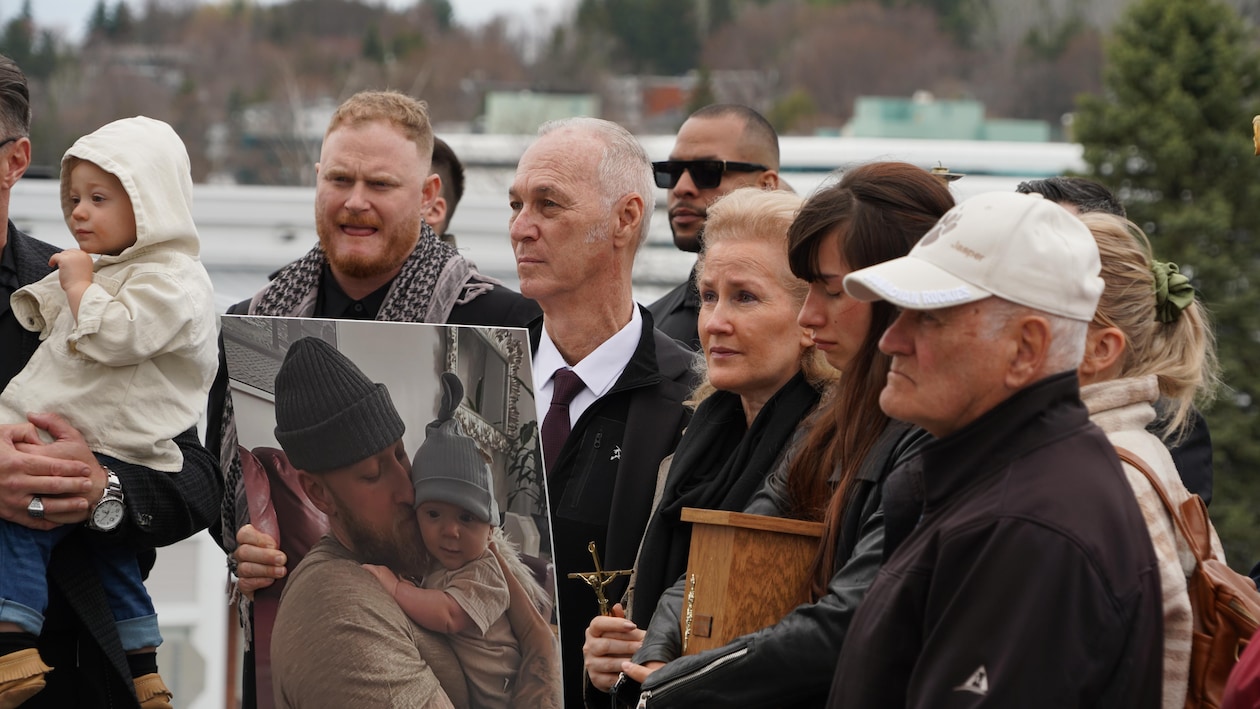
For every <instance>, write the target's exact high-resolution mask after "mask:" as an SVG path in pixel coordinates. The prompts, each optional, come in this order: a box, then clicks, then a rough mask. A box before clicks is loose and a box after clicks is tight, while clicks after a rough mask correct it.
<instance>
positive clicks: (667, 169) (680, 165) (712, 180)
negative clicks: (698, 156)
mask: <svg viewBox="0 0 1260 709" xmlns="http://www.w3.org/2000/svg"><path fill="white" fill-rule="evenodd" d="M769 169H770V168H768V167H766V166H765V165H758V164H757V163H755V162H731V161H730V160H662V161H661V162H654V163H652V174H653V176H654V177H655V178H656V186H657V187H664V188H665V189H667V190H668V189H673V187H674V185H677V184H678V180H679V179H681V178H682V174H683V171H684V170H685V171H687V172H690V173H691V181H692V182H694V183H696V189H700V190H711V189H713V188H714V187H717V186H718V185H720V184H722V173H725V172H759V171H761V170H769Z"/></svg>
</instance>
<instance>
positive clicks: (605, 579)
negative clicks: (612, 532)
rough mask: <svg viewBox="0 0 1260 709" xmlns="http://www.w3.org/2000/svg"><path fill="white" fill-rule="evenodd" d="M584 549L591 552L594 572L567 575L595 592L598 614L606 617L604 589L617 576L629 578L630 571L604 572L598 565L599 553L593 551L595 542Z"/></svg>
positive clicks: (606, 601)
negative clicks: (582, 582)
mask: <svg viewBox="0 0 1260 709" xmlns="http://www.w3.org/2000/svg"><path fill="white" fill-rule="evenodd" d="M586 548H587V549H588V550H589V551H590V552H591V559H594V561H595V570H594V571H586V572H583V573H574V574H569V578H571V579H582V580H583V581H585V582H586V585H587V586H590V587H591V590H593V591H594V592H595V600H596V601H598V602H599V614H600V615H608V598H607V597H606V596H605V595H604V589H606V588H608V584H610V583H612V582H613V580H614V579H616V578H617V577H618V576H629V575H630V570H628V569H626V570H622V571H604V569H603V567H602V566H600V563H599V553H598V552H596V551H595V542H591V543H590V544H588V545H586Z"/></svg>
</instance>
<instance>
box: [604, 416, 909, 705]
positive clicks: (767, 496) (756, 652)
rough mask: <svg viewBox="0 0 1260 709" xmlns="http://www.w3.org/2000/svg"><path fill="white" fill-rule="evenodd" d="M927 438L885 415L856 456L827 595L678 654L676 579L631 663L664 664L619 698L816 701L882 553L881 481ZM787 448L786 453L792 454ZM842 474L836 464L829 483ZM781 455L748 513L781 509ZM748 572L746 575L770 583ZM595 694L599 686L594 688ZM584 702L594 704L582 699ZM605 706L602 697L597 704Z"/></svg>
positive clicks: (679, 591)
mask: <svg viewBox="0 0 1260 709" xmlns="http://www.w3.org/2000/svg"><path fill="white" fill-rule="evenodd" d="M929 440H931V437H930V436H928V435H927V433H925V432H924V431H923V430H922V429H919V428H914V427H912V426H909V425H907V424H903V423H899V422H892V423H890V424H889V425H888V427H887V428H886V429H885V430H884V432H883V434H882V435H881V436H880V438H879V440H878V441H877V442H876V444H875V447H874V448H873V449H872V450H871V452H870V454H868V455H867V456H866V459H865V460H864V461H863V462H862V465H861V467H860V468H859V469H858V471H857V477H856V479H855V481H854V484H853V487H852V489H851V491H850V496H849V499H848V500H847V502H846V505H845V511H844V516H843V517H842V518H841V523H840V529H839V535H840V537H839V540H838V543H837V545H836V553H835V559H834V562H833V569H834V573H833V574H832V577H831V581H830V583H829V584H828V585H827V594H826V595H825V596H823V597H822V598H820V599H819V600H818V601H816V602H813V603H803V604H801V605H799V606H797V607H796V608H795V609H793V610H792V611H791V612H789V613H788V614H787V615H786V616H784V617H783V618H782V619H781V620H780V621H779V622H778V623H775V624H774V625H771V626H769V627H767V628H762V629H761V630H758V631H756V632H754V633H749V634H748V635H744V636H741V637H739V638H736V639H735V640H733V641H731V642H730V643H727V644H726V645H723V646H722V647H718V648H714V649H712V650H707V651H705V652H701V653H697V654H694V655H686V656H683V657H679V652H680V651H681V647H682V637H681V635H682V631H681V629H680V623H679V618H680V613H681V612H682V603H683V590H684V589H683V579H679V581H678V582H677V583H675V584H674V585H673V586H672V587H671V588H669V589H668V590H666V591H665V593H664V594H663V595H662V596H661V600H660V602H659V603H658V604H657V606H656V612H655V613H653V614H652V619H651V623H650V624H649V626H648V630H647V637H645V638H644V640H643V646H642V648H641V649H640V650H639V652H638V653H637V654H636V655H635V657H634V661H635V662H638V663H640V664H641V663H645V662H651V661H654V660H657V661H664V662H667V663H668V664H666V665H665V666H664V667H662V668H660V669H659V670H657V671H656V672H654V673H652V675H651V676H650V677H649V678H648V680H647V682H645V683H644V685H643V687H642V688H641V691H636V690H638V689H640V688H637V687H635V686H634V684H633V683H631V682H627V683H626V684H625V685H623V686H622V687H620V688H618V691H617V699H618V701H619V702H622V703H628V705H629V706H634V702H635V701H636V700H638V701H639V702H640V703H639V706H646V707H653V708H658V707H659V708H661V709H669V708H670V707H708V706H731V707H736V706H737V707H746V708H749V709H755V708H756V707H817V706H819V705H821V704H822V703H823V702H824V701H825V700H826V698H827V689H828V687H829V685H830V681H831V671H832V668H834V667H835V663H836V659H837V658H838V657H839V656H840V648H841V646H842V645H844V644H845V643H846V642H848V641H847V640H846V635H847V631H848V629H849V623H850V622H851V621H852V620H853V615H854V613H855V611H856V610H857V608H858V606H859V604H860V603H861V601H862V597H863V595H865V593H866V591H867V588H868V587H869V586H870V584H871V581H872V580H873V579H874V578H875V573H876V572H877V571H878V570H879V565H880V563H881V562H882V560H883V547H884V506H883V494H882V491H883V482H884V480H885V478H886V477H887V476H888V474H889V471H891V470H892V469H893V468H894V467H896V465H897V464H898V463H899V462H901V461H904V460H907V459H909V458H911V457H913V455H914V453H915V451H917V450H918V448H919V447H920V446H921V445H923V444H924V443H925V442H926V441H929ZM791 455H792V452H791V451H789V453H788V458H789V459H790V457H791ZM838 480H839V473H838V471H836V472H833V474H832V482H833V484H834V483H835V482H837V481H838ZM788 507H789V502H788V499H787V463H786V462H784V463H782V464H780V465H779V466H778V467H777V468H776V469H775V471H774V472H773V473H771V475H770V476H769V477H768V478H767V479H766V483H765V485H764V486H763V487H762V489H761V490H760V491H759V492H758V493H757V494H756V495H755V496H754V497H753V499H752V500H751V501H750V502H749V503H748V506H747V508H746V509H745V512H748V513H750V514H760V515H770V516H775V517H784V516H786V515H787V509H788ZM773 582H774V581H773V579H749V580H748V583H773ZM593 694H594V695H595V696H599V695H598V693H593ZM587 704H588V706H596V705H595V704H594V703H593V702H591V701H590V698H589V697H588V702H587ZM601 706H602V705H601Z"/></svg>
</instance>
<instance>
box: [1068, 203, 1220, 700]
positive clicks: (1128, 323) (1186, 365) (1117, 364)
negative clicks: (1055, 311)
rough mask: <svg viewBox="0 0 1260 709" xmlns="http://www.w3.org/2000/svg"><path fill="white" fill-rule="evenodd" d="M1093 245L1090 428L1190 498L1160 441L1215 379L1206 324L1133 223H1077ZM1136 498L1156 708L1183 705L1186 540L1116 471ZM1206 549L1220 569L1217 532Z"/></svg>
mask: <svg viewBox="0 0 1260 709" xmlns="http://www.w3.org/2000/svg"><path fill="white" fill-rule="evenodd" d="M1081 221H1083V222H1085V225H1086V226H1088V227H1089V230H1090V231H1091V232H1092V233H1093V234H1094V239H1095V240H1096V241H1097V242H1098V251H1099V254H1100V256H1101V257H1102V277H1103V280H1104V282H1105V284H1106V285H1105V286H1104V288H1103V294H1102V298H1101V299H1100V300H1099V302H1098V311H1097V312H1096V313H1095V314H1094V321H1093V322H1092V323H1090V326H1089V335H1088V337H1087V339H1086V343H1085V358H1084V361H1083V362H1082V363H1081V366H1080V369H1079V370H1078V373H1079V376H1080V380H1081V399H1082V400H1084V402H1085V405H1086V406H1087V407H1088V409H1089V417H1090V420H1091V421H1093V422H1094V423H1095V424H1097V425H1098V426H1099V427H1100V428H1102V429H1103V431H1104V432H1106V434H1107V437H1108V438H1109V439H1110V440H1111V443H1112V444H1113V445H1115V446H1117V447H1120V448H1126V449H1128V450H1129V451H1131V452H1133V453H1135V454H1136V455H1137V456H1138V457H1140V458H1141V459H1142V460H1143V461H1145V462H1146V464H1147V466H1149V467H1150V468H1151V469H1152V470H1153V471H1154V472H1155V473H1156V474H1157V475H1158V476H1159V479H1160V482H1161V483H1162V485H1163V487H1164V490H1165V492H1166V493H1167V494H1168V498H1169V500H1170V501H1171V502H1172V504H1173V505H1175V506H1179V505H1180V504H1181V503H1182V502H1183V501H1185V500H1186V499H1188V498H1189V497H1190V493H1189V492H1188V491H1187V490H1186V488H1185V486H1184V485H1183V484H1182V482H1181V477H1180V476H1179V475H1178V473H1177V468H1176V466H1175V465H1174V464H1173V460H1172V457H1171V456H1170V455H1169V453H1168V449H1167V448H1166V447H1165V445H1164V441H1169V442H1170V443H1173V444H1175V443H1176V442H1177V441H1178V439H1179V437H1181V436H1183V435H1184V434H1185V430H1186V425H1187V423H1188V421H1189V416H1190V413H1191V411H1192V409H1193V406H1194V404H1195V403H1196V401H1197V402H1198V403H1206V401H1207V400H1208V399H1210V398H1211V395H1212V394H1213V392H1214V390H1215V388H1216V385H1217V383H1218V377H1219V371H1218V367H1217V361H1216V350H1215V344H1214V338H1213V335H1212V329H1211V325H1210V324H1209V323H1208V318H1207V313H1206V312H1205V310H1204V308H1203V306H1202V304H1200V302H1199V301H1198V299H1197V298H1196V297H1195V291H1194V287H1193V286H1191V285H1190V281H1189V279H1187V278H1186V276H1184V275H1183V274H1181V273H1180V272H1179V270H1178V268H1177V265H1176V264H1173V263H1163V262H1159V261H1155V260H1153V259H1152V258H1151V256H1150V253H1151V248H1150V242H1149V241H1148V240H1147V238H1146V235H1145V234H1143V233H1142V231H1141V229H1139V228H1138V227H1137V226H1136V225H1135V224H1133V223H1132V222H1130V221H1128V220H1127V219H1123V218H1120V217H1115V216H1112V215H1110V214H1101V213H1091V214H1085V215H1082V216H1081ZM1160 399H1163V400H1164V401H1163V403H1164V404H1165V407H1164V409H1163V410H1164V411H1165V414H1166V415H1165V418H1164V420H1163V421H1161V422H1160V423H1161V425H1160V426H1159V428H1158V430H1159V431H1160V436H1161V437H1157V436H1156V435H1153V434H1151V433H1148V432H1147V430H1146V426H1147V424H1149V423H1150V422H1151V421H1152V420H1154V419H1155V415H1156V414H1155V406H1154V405H1155V402H1156V401H1157V400H1160ZM1123 466H1124V472H1125V475H1126V476H1128V479H1129V484H1130V485H1131V486H1132V487H1133V493H1134V495H1136V496H1137V500H1138V506H1139V507H1140V508H1141V510H1142V516H1143V518H1144V519H1145V520H1146V525H1147V528H1148V529H1149V530H1150V533H1151V541H1152V543H1153V544H1154V546H1155V555H1156V558H1157V559H1158V560H1159V566H1160V585H1161V587H1162V589H1163V604H1164V688H1163V706H1164V707H1168V708H1172V707H1183V706H1185V701H1186V688H1187V683H1188V682H1189V676H1190V648H1191V638H1192V632H1193V626H1192V618H1191V610H1190V596H1189V594H1188V593H1187V591H1186V576H1187V575H1188V574H1189V573H1190V572H1192V571H1193V570H1194V565H1195V560H1194V557H1193V555H1192V554H1191V553H1190V549H1189V546H1188V545H1187V543H1186V540H1185V539H1183V538H1182V537H1181V535H1180V534H1179V533H1178V532H1177V530H1176V528H1175V527H1174V525H1173V521H1172V518H1171V517H1170V516H1169V514H1168V512H1167V511H1166V510H1165V508H1164V504H1163V502H1161V501H1160V498H1159V495H1158V494H1157V493H1156V492H1155V490H1154V489H1153V488H1152V487H1151V484H1150V482H1149V481H1148V480H1147V478H1146V476H1144V475H1143V474H1142V472H1141V471H1139V470H1138V469H1137V468H1134V467H1133V466H1131V465H1129V464H1128V463H1123ZM1212 547H1213V549H1214V551H1215V552H1216V555H1217V558H1219V559H1221V560H1222V561H1223V560H1224V559H1225V554H1224V552H1223V551H1222V550H1221V545H1220V540H1219V539H1217V537H1216V530H1212Z"/></svg>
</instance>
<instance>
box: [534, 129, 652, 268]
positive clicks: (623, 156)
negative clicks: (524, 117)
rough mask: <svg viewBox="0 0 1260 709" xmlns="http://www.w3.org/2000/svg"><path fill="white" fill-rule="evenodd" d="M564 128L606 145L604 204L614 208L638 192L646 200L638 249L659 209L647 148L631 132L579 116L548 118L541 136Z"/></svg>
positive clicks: (602, 186) (601, 175)
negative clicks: (622, 199) (625, 198)
mask: <svg viewBox="0 0 1260 709" xmlns="http://www.w3.org/2000/svg"><path fill="white" fill-rule="evenodd" d="M562 130H573V131H577V132H581V133H587V134H589V135H592V136H593V137H595V138H596V139H598V140H599V141H600V142H602V143H603V144H604V152H603V154H602V155H601V156H600V159H599V168H598V170H599V173H598V174H599V188H600V194H601V195H602V196H603V198H604V207H605V208H606V209H612V207H613V205H614V204H616V203H617V202H618V201H619V200H620V199H621V198H622V197H625V196H626V195H628V194H637V195H639V197H640V198H641V199H642V200H643V220H642V222H640V224H639V241H638V243H637V244H636V245H635V247H636V248H638V246H639V245H641V244H642V243H643V242H644V241H646V240H647V235H648V227H649V225H650V224H651V221H652V212H654V211H656V183H655V182H653V179H652V162H651V161H650V160H649V159H648V154H647V151H645V150H644V149H643V146H642V145H640V144H639V141H638V139H637V138H635V137H634V135H632V134H631V133H630V131H628V130H626V129H625V128H622V127H621V126H619V125H617V124H616V123H613V122H612V121H605V120H603V119H600V118H591V117H590V116H575V117H573V118H560V119H557V120H553V121H547V122H546V123H543V124H542V125H541V126H539V127H538V137H540V138H541V137H542V136H544V135H547V134H548V133H554V132H557V131H562Z"/></svg>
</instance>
